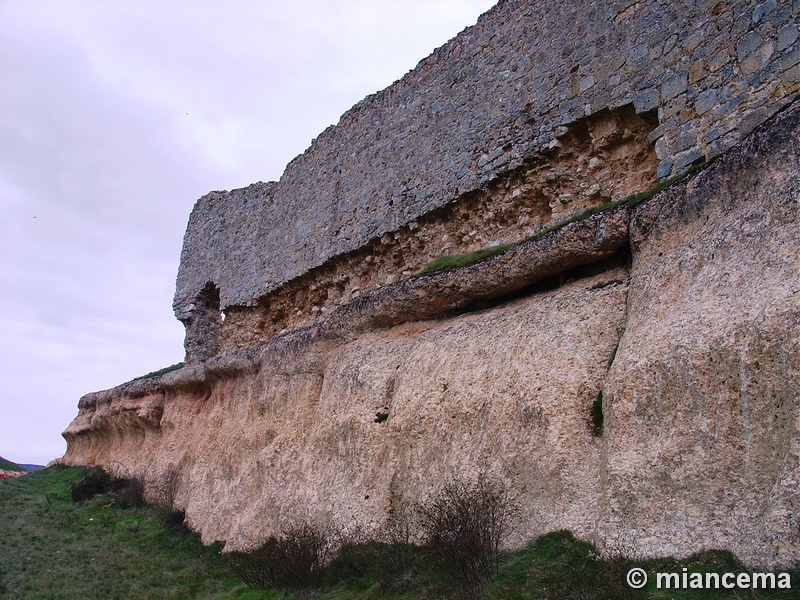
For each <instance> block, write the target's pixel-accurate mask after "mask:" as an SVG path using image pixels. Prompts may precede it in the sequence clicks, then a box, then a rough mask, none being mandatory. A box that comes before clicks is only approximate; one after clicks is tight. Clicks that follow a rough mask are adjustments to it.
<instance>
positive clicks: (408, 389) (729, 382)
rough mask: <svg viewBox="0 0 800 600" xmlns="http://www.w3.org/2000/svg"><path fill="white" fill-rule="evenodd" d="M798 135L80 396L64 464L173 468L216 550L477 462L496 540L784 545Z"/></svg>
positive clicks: (766, 549) (183, 501)
mask: <svg viewBox="0 0 800 600" xmlns="http://www.w3.org/2000/svg"><path fill="white" fill-rule="evenodd" d="M799 134H800V105H795V106H793V107H792V108H791V109H790V110H787V111H785V112H784V113H781V114H780V115H779V117H778V118H777V120H775V122H774V123H770V125H769V127H768V128H766V129H763V130H759V131H757V132H756V133H755V134H753V135H752V136H751V137H750V138H748V139H747V141H746V142H745V143H744V144H742V145H741V146H739V147H737V148H736V149H735V150H733V151H732V152H729V153H727V154H726V155H725V156H724V157H722V158H720V159H718V160H717V161H715V162H713V163H712V164H711V165H709V166H708V167H706V168H705V169H703V170H701V171H700V172H698V173H696V174H694V175H692V176H691V177H690V178H688V179H687V180H684V181H682V182H679V183H676V184H674V185H673V186H671V187H669V188H668V189H666V190H665V191H663V192H661V193H659V194H657V195H655V196H654V197H653V198H651V199H649V200H647V201H645V202H643V203H641V204H639V205H638V206H635V207H630V206H620V207H616V208H613V209H610V210H609V211H606V212H601V213H599V214H596V215H593V216H591V217H588V218H586V219H584V220H581V221H577V222H574V223H571V224H569V225H566V226H564V227H563V228H560V229H557V230H554V231H551V232H549V233H547V234H545V235H544V236H542V237H539V238H536V239H533V240H531V241H529V242H527V243H525V244H523V245H521V246H518V247H515V248H512V249H510V250H507V251H506V252H505V253H502V254H499V255H496V256H494V257H491V258H489V259H487V260H486V261H484V262H481V263H478V264H475V265H472V266H468V267H465V268H463V269H459V270H457V271H452V272H446V273H439V274H435V275H431V276H425V277H420V278H418V279H413V280H411V281H406V282H400V283H397V284H393V285H390V286H386V287H384V288H382V289H381V290H378V291H376V292H374V293H371V294H367V295H365V296H362V297H360V298H359V299H357V300H356V301H354V302H352V303H350V304H349V305H347V306H344V307H342V308H341V309H339V310H338V311H334V312H333V313H332V314H331V315H329V316H328V317H327V318H325V319H323V320H322V321H321V322H319V323H317V324H316V325H314V326H311V327H307V328H305V329H300V330H296V331H294V332H291V333H287V334H285V335H283V336H280V337H278V338H276V339H274V340H272V341H271V342H269V343H266V344H263V345H260V346H256V347H252V348H250V349H248V350H242V351H238V352H234V353H231V354H229V355H225V356H222V357H219V358H218V359H214V360H210V361H208V362H207V363H206V364H205V365H203V366H195V367H190V368H185V369H182V370H180V371H177V372H174V373H170V374H167V375H164V376H162V377H160V378H158V379H153V380H143V381H140V382H134V383H131V384H128V385H127V387H126V386H123V387H121V388H117V389H115V390H111V391H109V392H101V393H98V394H94V395H89V396H87V397H85V398H83V399H82V400H81V407H80V413H79V415H78V417H77V418H76V419H75V421H74V422H73V423H72V425H71V426H70V428H69V429H68V430H67V431H66V432H65V436H66V437H67V439H68V441H69V450H68V453H67V455H66V456H65V461H67V462H70V463H97V464H105V465H110V464H112V463H113V462H114V461H122V462H123V463H124V464H125V465H126V467H127V468H128V469H129V470H130V471H132V472H144V473H147V476H148V478H151V479H153V480H157V478H158V477H159V476H160V475H161V474H162V473H164V472H165V471H166V470H167V469H168V468H170V467H179V468H180V471H181V473H182V476H181V487H180V493H179V496H178V499H179V500H178V501H179V503H180V505H181V506H182V507H185V508H186V510H187V514H188V515H189V518H190V519H191V522H192V524H193V525H194V526H195V527H197V528H198V529H199V530H200V531H201V532H202V534H203V537H204V539H205V540H208V541H210V540H215V539H225V540H227V541H228V542H229V544H230V546H231V547H243V546H247V545H249V544H253V543H255V542H257V541H259V540H261V539H263V538H264V536H266V535H267V534H268V533H270V532H273V531H275V530H276V529H279V528H280V527H281V526H282V525H285V524H286V523H287V522H288V521H289V520H292V519H295V518H297V517H298V515H309V516H314V517H316V518H320V517H322V518H330V519H338V520H347V519H351V518H355V519H357V520H359V521H360V522H362V523H364V524H367V525H373V526H378V525H379V524H380V523H381V522H382V520H383V519H384V518H385V517H386V514H387V511H388V509H389V508H390V507H391V506H392V505H396V504H398V503H405V502H411V501H414V500H415V499H417V498H418V497H419V496H420V495H421V494H423V493H425V492H426V491H428V490H431V489H433V488H434V487H435V486H436V485H437V482H440V481H442V480H443V479H444V478H447V477H448V476H451V475H452V474H454V473H463V472H476V471H477V470H481V469H487V468H488V469H490V470H491V471H492V472H494V473H497V474H500V475H501V476H502V477H504V478H505V479H506V480H507V482H508V483H509V485H510V486H511V488H512V489H513V491H514V493H515V495H516V497H517V498H518V500H519V501H520V502H521V503H522V505H523V506H524V507H525V510H524V518H523V522H522V524H521V526H520V527H519V528H518V529H517V530H516V532H515V539H514V542H516V543H521V542H523V541H524V540H525V539H527V538H529V537H531V536H533V535H535V534H537V533H541V532H543V531H547V530H551V529H555V528H564V527H566V528H569V529H571V530H573V531H575V532H576V533H577V534H578V535H582V536H586V537H589V538H593V539H597V540H599V541H601V542H602V541H611V540H615V539H617V538H620V537H621V538H623V541H625V542H626V543H627V544H634V546H635V547H636V548H637V549H639V550H641V551H643V552H646V553H649V554H653V553H655V554H659V553H674V554H685V553H688V552H691V551H694V550H699V549H701V548H707V547H726V548H730V549H732V550H734V551H735V552H737V553H738V554H739V555H740V556H742V557H743V558H745V559H747V560H749V561H752V562H754V563H760V564H771V565H774V564H785V563H788V562H791V561H796V560H797V559H798V558H800V551H799V549H800V539H798V516H799V515H800V498H798V493H797V490H798V487H797V485H798V479H799V478H800V458H799V457H800V405H798V402H797V398H798V392H799V391H800V372H799V370H798V364H800V363H799V362H798V357H800V348H798V340H800V288H799V287H798V285H799V284H798V282H800V278H798V273H799V269H800V261H799V260H798V257H797V252H796V248H797V247H798V244H799V243H800V233H798V231H799V230H798V227H797V220H798V216H799V214H800V210H799V209H798V199H799V198H800V173H798V169H797V164H798V157H799V156H800V154H798V150H800V148H799V147H798V146H800V144H799V143H798V139H800V137H799ZM765 148H769V152H768V153H766V152H764V151H763V149H765ZM559 249H561V254H560V255H559V254H558V252H559ZM553 256H557V259H555V260H553V259H551V258H550V257H553ZM548 260H549V261H550V262H548ZM588 263H591V265H590V266H580V265H586V264H588ZM559 272H560V273H566V274H567V280H566V281H563V279H564V277H561V278H555V279H554V278H553V277H552V275H553V274H554V273H559ZM536 281H539V283H538V284H537V283H536ZM492 289H494V290H496V293H497V294H499V296H497V295H495V294H492V293H490V292H489V291H487V290H492ZM492 296H494V297H493V299H492V300H491V301H490V302H489V303H488V304H487V301H489V298H492ZM426 298H427V300H429V301H426ZM476 303H477V304H476ZM600 392H602V398H603V410H604V414H605V424H604V431H603V433H602V435H600V436H596V435H593V431H592V425H591V420H590V418H591V417H590V414H591V406H592V403H593V402H594V401H595V399H596V398H597V397H598V394H599V393H600ZM377 412H386V413H388V415H389V416H388V419H386V420H385V421H383V422H381V423H377V422H376V419H375V415H376V413H377Z"/></svg>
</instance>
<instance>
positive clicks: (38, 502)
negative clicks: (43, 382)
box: [0, 466, 800, 600]
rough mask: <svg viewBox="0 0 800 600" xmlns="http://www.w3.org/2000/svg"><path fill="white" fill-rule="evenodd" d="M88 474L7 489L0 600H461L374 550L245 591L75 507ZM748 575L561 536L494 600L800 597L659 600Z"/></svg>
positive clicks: (154, 539) (183, 546)
mask: <svg viewBox="0 0 800 600" xmlns="http://www.w3.org/2000/svg"><path fill="white" fill-rule="evenodd" d="M84 473H85V471H84V469H80V468H65V467H58V466H56V467H49V468H47V469H44V470H41V471H37V472H35V473H31V474H28V475H25V476H24V477H21V478H18V479H9V480H5V481H2V482H0V532H1V533H0V597H3V598H25V599H50V598H52V599H56V598H58V599H67V600H69V599H73V598H75V599H92V598H97V599H103V600H113V599H116V598H119V599H125V600H127V599H129V598H137V599H139V598H142V599H147V598H153V599H156V598H209V599H226V598H231V599H238V600H242V599H248V600H290V599H295V598H298V599H299V598H315V599H319V600H390V599H407V600H412V599H422V598H425V599H431V600H432V599H435V598H442V599H444V598H454V597H457V595H454V594H453V593H452V588H453V586H452V583H449V582H448V578H447V576H446V574H445V573H444V572H443V571H442V570H441V568H439V567H437V566H436V565H435V564H434V563H433V561H432V560H431V559H430V557H429V556H428V555H427V554H426V553H425V551H424V549H422V548H418V547H414V546H389V545H386V544H378V543H368V544H361V545H357V546H350V547H347V549H346V551H344V552H343V553H341V554H340V555H339V556H338V557H337V558H335V559H334V560H333V562H332V563H331V564H330V565H329V566H328V567H327V568H326V569H325V571H324V572H323V574H322V578H321V579H322V581H321V584H320V585H319V587H318V588H316V589H314V590H311V591H306V592H304V593H297V594H295V593H290V592H279V591H275V590H254V589H247V588H246V587H245V586H244V585H242V584H241V583H240V582H239V581H238V580H236V579H235V578H233V577H232V576H231V575H230V574H229V573H228V572H227V571H226V570H225V568H224V567H223V565H222V563H221V561H220V560H219V550H220V545H219V544H216V545H212V546H208V547H206V546H203V545H202V544H201V543H200V541H199V539H198V537H197V536H196V535H195V534H191V533H188V532H186V531H185V530H182V529H178V528H169V527H166V526H165V525H164V524H163V521H162V519H161V515H160V513H159V512H158V510H156V509H154V508H150V507H145V508H131V509H127V510H122V509H120V508H118V507H116V506H114V504H113V502H112V499H111V497H109V496H100V497H98V498H96V499H94V500H91V501H89V502H88V503H86V504H74V503H73V502H72V501H71V499H70V493H69V490H70V487H71V486H72V485H73V484H74V483H76V482H77V481H79V480H80V479H81V478H82V477H83V476H84ZM632 566H637V567H642V568H644V569H645V570H646V571H648V573H649V574H650V577H651V582H650V583H649V584H648V586H647V587H646V588H645V589H644V590H642V591H641V593H639V594H633V595H631V594H630V591H631V590H630V588H627V586H626V584H625V582H624V577H625V574H626V573H627V570H628V569H629V568H631V567H632ZM684 567H686V568H688V570H689V571H690V572H706V571H714V572H720V573H724V572H729V571H730V572H735V573H738V572H743V571H746V568H745V567H744V566H743V565H742V564H741V563H740V562H739V561H738V560H737V559H736V558H735V557H734V556H733V555H731V554H730V553H729V552H722V551H707V552H704V553H701V554H698V555H696V556H694V557H691V558H688V559H685V560H680V561H678V560H674V559H660V560H646V561H645V560H639V561H636V560H623V559H619V560H608V559H603V558H601V557H600V556H599V553H598V552H597V550H596V549H595V548H594V547H593V546H592V545H591V544H589V543H587V542H584V541H581V540H577V539H575V538H574V537H573V536H572V535H571V534H570V533H569V532H565V531H559V532H554V533H550V534H547V535H544V536H541V537H539V538H538V539H536V540H534V541H532V542H531V543H530V544H529V545H528V546H527V547H526V548H525V549H524V550H521V551H518V552H509V553H505V554H504V555H503V556H502V559H501V564H500V569H499V575H498V577H497V579H496V580H495V581H494V583H493V585H492V586H491V588H490V589H489V591H488V594H487V596H486V598H488V599H490V600H523V599H541V600H548V599H559V600H570V599H576V600H578V599H581V598H595V599H598V600H600V599H608V600H611V599H615V600H619V599H624V598H630V599H637V598H641V599H647V600H650V599H652V600H666V599H668V598H672V599H676V600H680V599H686V600H708V599H712V598H771V599H775V600H789V599H790V598H798V596H800V594H798V589H800V568H796V569H795V570H794V571H793V572H792V576H793V581H792V585H793V586H794V589H793V590H781V591H776V592H769V591H759V592H758V594H750V593H749V592H748V593H745V592H743V591H739V594H738V595H735V594H732V593H723V592H720V591H708V590H658V589H655V583H654V574H655V573H656V572H658V571H662V572H664V571H666V572H681V570H682V568H684Z"/></svg>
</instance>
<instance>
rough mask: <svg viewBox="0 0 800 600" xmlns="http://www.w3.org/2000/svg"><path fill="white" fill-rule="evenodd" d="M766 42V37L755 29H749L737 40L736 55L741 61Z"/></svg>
mask: <svg viewBox="0 0 800 600" xmlns="http://www.w3.org/2000/svg"><path fill="white" fill-rule="evenodd" d="M763 43H764V38H762V37H761V36H760V35H758V34H757V33H756V32H755V31H749V32H748V33H747V34H745V35H744V36H743V37H742V38H741V39H739V41H738V42H736V57H737V58H738V59H739V62H742V61H743V60H744V59H745V58H747V57H748V56H750V55H751V54H752V53H753V52H755V51H756V50H757V49H758V48H760V47H761V45H762V44H763Z"/></svg>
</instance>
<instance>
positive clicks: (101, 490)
mask: <svg viewBox="0 0 800 600" xmlns="http://www.w3.org/2000/svg"><path fill="white" fill-rule="evenodd" d="M69 492H70V496H71V497H72V501H73V502H76V503H85V502H88V501H90V500H93V499H94V498H97V497H98V496H105V495H109V496H111V499H112V500H113V501H114V503H115V504H116V505H117V506H119V507H120V508H129V507H138V506H143V505H144V480H143V479H142V478H141V477H114V476H112V475H110V474H109V473H107V472H106V471H104V470H103V469H101V468H100V467H91V468H89V469H87V471H86V475H84V477H83V479H81V480H80V481H78V482H77V483H76V484H74V485H73V486H72V487H71V488H70V490H69Z"/></svg>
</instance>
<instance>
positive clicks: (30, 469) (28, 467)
mask: <svg viewBox="0 0 800 600" xmlns="http://www.w3.org/2000/svg"><path fill="white" fill-rule="evenodd" d="M19 466H20V467H22V468H23V469H24V470H25V471H27V472H28V473H33V472H34V471H38V470H39V469H44V465H23V464H20V465H19Z"/></svg>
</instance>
